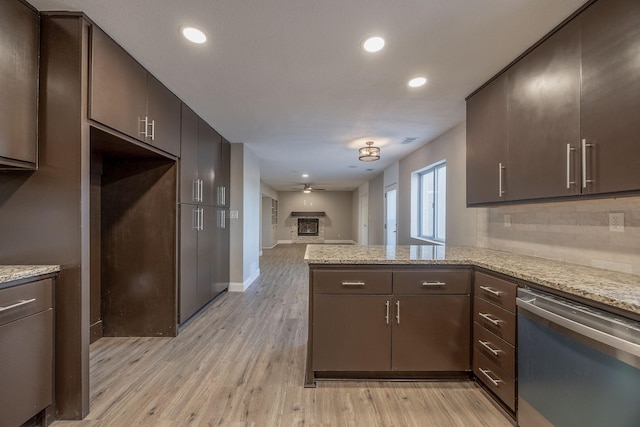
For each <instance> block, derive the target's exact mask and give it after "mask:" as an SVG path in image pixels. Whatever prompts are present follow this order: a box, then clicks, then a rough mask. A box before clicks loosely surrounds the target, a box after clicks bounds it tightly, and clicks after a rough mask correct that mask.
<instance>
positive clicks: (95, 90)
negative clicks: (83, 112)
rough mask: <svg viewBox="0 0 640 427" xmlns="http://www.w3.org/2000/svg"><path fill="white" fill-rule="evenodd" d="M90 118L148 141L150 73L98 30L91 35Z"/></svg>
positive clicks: (95, 29) (94, 27) (94, 29)
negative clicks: (145, 130)
mask: <svg viewBox="0 0 640 427" xmlns="http://www.w3.org/2000/svg"><path fill="white" fill-rule="evenodd" d="M90 79H91V86H90V87H91V96H90V103H89V118H91V119H93V120H95V121H97V122H100V123H102V124H104V125H106V126H109V127H111V128H113V129H115V130H118V131H120V132H122V133H124V134H126V135H129V136H130V137H132V138H136V139H139V140H140V141H144V138H143V137H142V135H141V130H142V128H143V126H141V120H143V119H144V118H145V117H146V111H147V71H146V70H145V69H144V68H143V67H142V66H141V65H140V64H138V63H137V62H136V60H135V59H133V58H132V57H131V56H130V55H129V54H128V53H127V52H125V51H124V50H123V49H122V48H121V47H120V46H118V45H117V44H116V43H115V42H114V41H113V40H111V38H109V36H107V35H106V34H105V33H104V32H103V31H102V30H100V29H99V28H97V27H96V26H93V27H92V33H91V73H90Z"/></svg>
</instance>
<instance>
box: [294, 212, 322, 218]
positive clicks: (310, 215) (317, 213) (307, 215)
mask: <svg viewBox="0 0 640 427" xmlns="http://www.w3.org/2000/svg"><path fill="white" fill-rule="evenodd" d="M291 216H292V217H294V218H295V217H300V216H303V217H320V216H326V214H325V213H324V212H291Z"/></svg>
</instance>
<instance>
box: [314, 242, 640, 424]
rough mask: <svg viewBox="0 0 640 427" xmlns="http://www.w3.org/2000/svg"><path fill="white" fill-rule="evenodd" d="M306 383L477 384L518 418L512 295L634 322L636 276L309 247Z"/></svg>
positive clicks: (500, 259)
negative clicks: (542, 296) (551, 297)
mask: <svg viewBox="0 0 640 427" xmlns="http://www.w3.org/2000/svg"><path fill="white" fill-rule="evenodd" d="M305 261H306V262H307V264H308V265H309V285H310V286H309V328H308V331H309V332H308V334H309V336H308V344H307V365H306V380H305V385H306V386H307V387H313V386H314V385H315V381H316V379H323V378H330V379H336V378H351V379H353V378H378V379H380V378H387V379H420V378H423V379H472V378H477V379H478V380H479V381H480V382H481V383H483V385H484V386H485V387H486V388H487V389H489V390H490V391H491V392H492V393H493V394H494V396H495V397H496V398H497V400H498V401H499V403H500V404H501V405H502V406H503V407H504V408H505V409H506V410H508V411H511V413H514V412H515V410H516V379H517V370H516V362H515V361H516V356H515V355H516V354H517V336H516V335H517V331H516V292H517V290H518V288H524V287H526V288H532V289H538V290H542V291H546V292H548V293H551V294H555V295H557V296H561V297H564V298H568V299H571V300H573V301H576V302H579V303H583V304H587V305H589V306H591V307H595V308H598V309H601V310H605V311H608V312H611V313H615V314H618V315H621V316H624V317H626V318H629V319H633V320H636V321H637V320H640V276H637V275H633V274H625V273H620V272H615V271H609V270H603V269H597V268H593V267H587V266H581V265H576V264H570V263H565V262H560V261H554V260H548V259H543V258H537V257H531V256H525V255H519V254H514V253H508V252H502V251H497V250H491V249H485V248H475V247H446V246H431V245H424V246H359V245H308V246H307V250H306V253H305Z"/></svg>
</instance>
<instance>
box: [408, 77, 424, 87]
mask: <svg viewBox="0 0 640 427" xmlns="http://www.w3.org/2000/svg"><path fill="white" fill-rule="evenodd" d="M407 84H408V85H409V86H410V87H420V86H424V85H426V84H427V78H426V77H415V78H413V79H411V80H409V83H407Z"/></svg>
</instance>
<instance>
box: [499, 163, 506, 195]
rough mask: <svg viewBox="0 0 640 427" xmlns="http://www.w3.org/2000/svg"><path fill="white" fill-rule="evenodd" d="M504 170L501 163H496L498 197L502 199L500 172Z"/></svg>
mask: <svg viewBox="0 0 640 427" xmlns="http://www.w3.org/2000/svg"><path fill="white" fill-rule="evenodd" d="M504 169H505V167H504V165H503V164H502V163H498V197H500V198H502V196H503V195H504V190H503V189H502V171H503V170H504Z"/></svg>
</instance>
